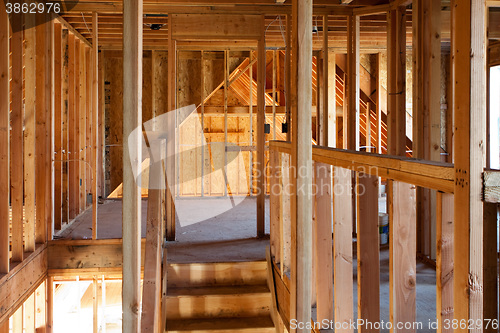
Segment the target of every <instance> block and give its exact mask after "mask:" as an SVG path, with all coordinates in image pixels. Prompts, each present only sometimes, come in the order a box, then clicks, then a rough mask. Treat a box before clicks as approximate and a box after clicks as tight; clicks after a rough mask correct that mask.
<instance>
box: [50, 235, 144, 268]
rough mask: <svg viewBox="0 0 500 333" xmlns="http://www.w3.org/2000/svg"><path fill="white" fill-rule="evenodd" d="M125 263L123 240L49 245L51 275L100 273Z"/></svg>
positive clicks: (82, 241) (54, 243) (142, 259)
mask: <svg viewBox="0 0 500 333" xmlns="http://www.w3.org/2000/svg"><path fill="white" fill-rule="evenodd" d="M144 248H145V239H142V244H141V251H142V255H141V265H142V266H143V265H144ZM122 263H123V254H122V240H121V239H106V240H71V241H57V240H56V241H50V242H49V245H48V269H49V274H53V273H54V272H58V273H64V272H66V273H67V272H72V273H75V274H78V272H79V271H80V270H83V271H88V270H95V271H99V272H106V271H108V270H109V271H111V272H113V271H114V270H116V269H120V270H121V267H122Z"/></svg>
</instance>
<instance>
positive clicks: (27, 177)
mask: <svg viewBox="0 0 500 333" xmlns="http://www.w3.org/2000/svg"><path fill="white" fill-rule="evenodd" d="M24 23H25V24H26V25H27V26H31V27H33V26H34V25H35V16H34V15H25V16H24ZM35 29H36V28H31V29H27V30H25V31H24V39H25V43H24V48H25V49H24V53H25V56H24V67H25V77H24V95H25V96H24V114H25V117H24V118H25V119H24V210H25V225H24V226H25V228H24V249H25V250H26V252H32V251H35V211H36V208H35V175H36V168H35V127H36V119H35V117H36V101H35V95H36V92H35V86H36V76H35V73H36V61H35V55H36V49H35V44H36V34H35ZM0 178H1V177H0ZM0 242H1V241H0Z"/></svg>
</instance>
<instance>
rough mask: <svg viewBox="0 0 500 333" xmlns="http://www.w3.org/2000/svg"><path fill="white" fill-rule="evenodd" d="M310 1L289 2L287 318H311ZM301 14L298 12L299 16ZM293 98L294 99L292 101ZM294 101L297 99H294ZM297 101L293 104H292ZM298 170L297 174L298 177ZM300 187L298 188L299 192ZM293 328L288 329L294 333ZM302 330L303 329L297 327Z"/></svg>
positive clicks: (299, 320)
mask: <svg viewBox="0 0 500 333" xmlns="http://www.w3.org/2000/svg"><path fill="white" fill-rule="evenodd" d="M312 7H313V6H312V1H310V0H304V1H302V0H300V1H298V0H294V1H292V17H293V21H292V53H293V58H292V62H293V63H292V76H291V80H292V89H291V93H292V101H293V102H292V145H291V148H292V149H291V155H292V163H291V165H292V168H294V169H295V170H294V171H293V172H292V174H291V175H292V178H293V182H294V184H293V185H294V186H292V205H291V207H292V221H291V222H292V228H291V229H292V233H291V247H292V253H291V257H292V264H291V284H290V305H291V310H290V318H295V319H297V321H298V322H303V323H305V322H309V321H310V320H311V307H310V306H309V305H310V304H311V297H312V295H311V286H312V281H311V272H312V227H311V225H312V223H311V222H312V221H311V220H312V204H311V202H312V165H311V160H312V147H311V143H310V141H309V140H310V138H311V137H312V130H311V117H309V115H308V113H309V112H308V111H309V110H310V107H311V104H312V35H311V33H310V31H311V30H312ZM299 13H300V15H299ZM294 98H296V100H294ZM295 101H296V102H295ZM295 103H296V104H295ZM299 173H300V177H298V175H299ZM299 189H300V191H299ZM294 331H295V330H293V329H292V330H291V333H293V332H294ZM296 331H297V332H300V333H304V332H306V331H307V330H306V329H297V330H296Z"/></svg>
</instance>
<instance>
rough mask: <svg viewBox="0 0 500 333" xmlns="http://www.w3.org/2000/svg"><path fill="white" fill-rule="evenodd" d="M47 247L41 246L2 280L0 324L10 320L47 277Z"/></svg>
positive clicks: (0, 285) (0, 280)
mask: <svg viewBox="0 0 500 333" xmlns="http://www.w3.org/2000/svg"><path fill="white" fill-rule="evenodd" d="M47 253H48V251H47V246H46V245H39V246H38V248H37V249H36V250H35V251H34V252H31V253H25V257H26V259H24V261H22V262H21V263H19V264H17V266H15V267H14V268H12V269H11V271H10V272H9V273H8V274H6V275H3V276H2V277H1V278H0V304H2V306H0V323H3V322H4V321H5V320H8V319H9V317H10V316H11V315H12V314H13V313H14V312H15V311H16V309H17V308H18V307H19V306H20V305H22V304H23V303H24V301H25V300H26V299H27V298H28V297H29V296H30V295H31V294H32V293H33V292H34V291H35V289H36V288H37V287H38V286H39V285H40V284H41V283H42V282H43V281H45V279H46V277H47Z"/></svg>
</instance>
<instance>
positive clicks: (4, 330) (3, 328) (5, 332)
mask: <svg viewBox="0 0 500 333" xmlns="http://www.w3.org/2000/svg"><path fill="white" fill-rule="evenodd" d="M0 333H9V318H7V319H6V320H4V322H3V323H1V324H0Z"/></svg>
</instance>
